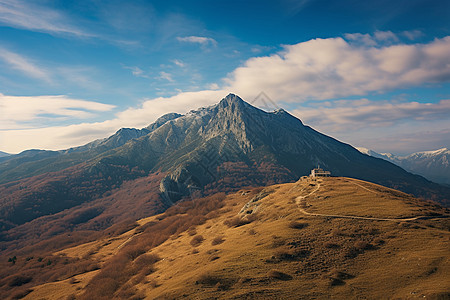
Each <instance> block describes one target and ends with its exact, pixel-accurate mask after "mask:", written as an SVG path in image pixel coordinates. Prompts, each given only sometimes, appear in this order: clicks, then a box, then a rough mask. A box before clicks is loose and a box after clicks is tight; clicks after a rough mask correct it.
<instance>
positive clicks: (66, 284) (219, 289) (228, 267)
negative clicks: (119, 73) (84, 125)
mask: <svg viewBox="0 0 450 300" xmlns="http://www.w3.org/2000/svg"><path fill="white" fill-rule="evenodd" d="M315 214H316V215H315ZM353 217H364V218H367V219H358V218H353ZM415 217H419V218H415ZM448 217H449V212H448V210H446V209H443V208H441V207H440V206H438V205H435V204H433V203H431V202H426V201H421V200H418V199H416V198H414V197H412V196H410V195H407V194H404V193H401V192H398V191H396V190H392V189H388V188H385V187H382V186H379V185H375V184H371V183H368V182H364V181H359V180H355V179H350V178H342V177H338V178H322V179H317V180H312V179H303V180H300V181H298V182H296V183H287V184H279V185H273V186H269V187H265V188H254V189H248V190H241V191H239V192H238V193H234V194H229V195H225V194H216V195H213V196H210V197H206V198H203V199H196V200H192V201H184V202H181V203H179V204H177V205H176V206H174V207H171V208H170V209H169V210H167V211H166V212H165V213H163V214H159V215H156V216H153V217H149V218H145V219H141V220H139V221H138V222H136V223H135V224H132V226H130V225H129V224H128V225H127V226H129V227H124V228H127V229H129V230H128V231H126V232H121V231H117V233H116V234H110V235H103V236H101V237H100V238H98V239H97V240H95V241H91V242H89V243H84V244H80V245H77V246H73V247H70V248H66V249H63V250H60V251H57V252H54V253H49V254H46V255H47V256H45V257H39V259H40V261H38V258H37V257H33V258H29V257H28V258H29V259H28V260H26V258H23V257H19V256H18V257H17V258H16V260H17V261H15V262H14V263H13V262H12V261H9V262H7V263H6V262H2V264H1V267H2V269H3V271H2V274H3V275H2V276H3V277H2V279H1V280H0V293H3V295H5V298H8V297H9V298H12V299H14V298H15V299H20V298H24V299H182V298H186V299H215V298H224V299H311V298H314V299H324V298H339V299H355V298H363V299H396V298H398V299H415V298H424V297H426V299H449V298H450V250H449V249H450V220H449V218H448ZM371 218H372V219H371ZM377 218H379V219H380V220H378V219H377ZM381 219H384V220H381ZM124 226H125V225H124ZM130 228H131V229H130ZM48 261H51V262H50V264H48ZM83 264H84V265H83ZM50 268H53V269H51V270H53V272H50ZM36 270H38V271H36ZM57 270H58V271H57ZM56 271H57V272H56ZM8 272H9V273H8ZM45 272H48V275H47V276H46V277H44V278H40V276H41V277H42V276H43V275H42V274H46V273H45ZM5 274H9V276H6V275H5Z"/></svg>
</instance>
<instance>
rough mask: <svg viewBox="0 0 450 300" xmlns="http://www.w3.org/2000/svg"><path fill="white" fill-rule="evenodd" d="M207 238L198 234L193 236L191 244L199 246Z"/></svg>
mask: <svg viewBox="0 0 450 300" xmlns="http://www.w3.org/2000/svg"><path fill="white" fill-rule="evenodd" d="M204 240H205V238H204V237H203V236H202V235H196V236H194V237H193V238H192V240H191V245H192V246H194V247H197V246H198V245H200V244H201V243H202V242H203V241H204Z"/></svg>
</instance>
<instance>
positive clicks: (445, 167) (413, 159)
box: [357, 148, 450, 185]
mask: <svg viewBox="0 0 450 300" xmlns="http://www.w3.org/2000/svg"><path fill="white" fill-rule="evenodd" d="M357 149H358V150H360V151H361V152H362V153H365V154H367V155H370V156H373V157H378V158H382V159H385V160H387V161H390V162H392V163H394V164H396V165H398V166H400V167H402V168H404V169H405V170H407V171H409V172H411V173H414V174H419V175H421V176H423V177H425V178H427V179H429V180H431V181H434V182H437V183H443V184H448V185H450V150H449V149H447V148H442V149H438V150H434V151H422V152H415V153H412V154H410V155H407V156H396V155H394V154H391V153H377V152H375V151H373V150H368V149H366V148H357Z"/></svg>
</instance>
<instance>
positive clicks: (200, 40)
mask: <svg viewBox="0 0 450 300" xmlns="http://www.w3.org/2000/svg"><path fill="white" fill-rule="evenodd" d="M177 40H178V41H180V42H187V43H197V44H200V45H202V46H208V45H212V46H217V41H216V40H215V39H213V38H210V37H203V36H185V37H180V36H179V37H177Z"/></svg>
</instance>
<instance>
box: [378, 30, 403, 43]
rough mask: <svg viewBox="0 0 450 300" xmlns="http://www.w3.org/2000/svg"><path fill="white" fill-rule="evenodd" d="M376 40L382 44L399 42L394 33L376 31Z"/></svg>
mask: <svg viewBox="0 0 450 300" xmlns="http://www.w3.org/2000/svg"><path fill="white" fill-rule="evenodd" d="M373 35H374V37H375V39H376V40H378V41H381V42H398V41H399V39H398V37H397V36H396V35H395V34H394V33H393V32H392V31H375V33H374V34H373Z"/></svg>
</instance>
